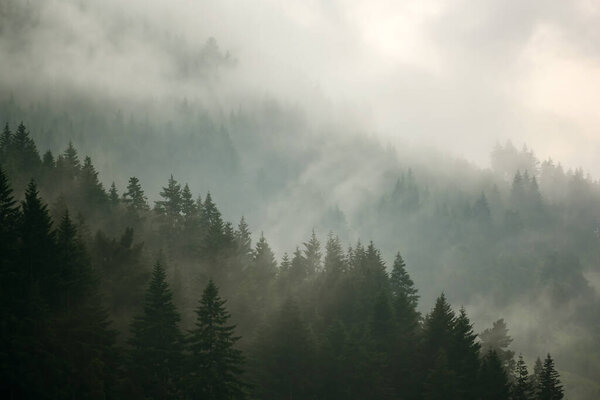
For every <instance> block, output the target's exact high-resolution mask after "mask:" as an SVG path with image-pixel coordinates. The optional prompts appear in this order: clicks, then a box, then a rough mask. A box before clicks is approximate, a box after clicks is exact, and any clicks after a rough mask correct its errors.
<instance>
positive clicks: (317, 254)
mask: <svg viewBox="0 0 600 400" xmlns="http://www.w3.org/2000/svg"><path fill="white" fill-rule="evenodd" d="M304 258H305V259H306V268H307V272H308V274H309V275H310V274H314V273H315V272H317V271H320V270H321V243H319V240H318V239H317V235H316V234H315V230H314V229H313V231H312V234H311V236H310V239H309V240H308V242H305V243H304Z"/></svg>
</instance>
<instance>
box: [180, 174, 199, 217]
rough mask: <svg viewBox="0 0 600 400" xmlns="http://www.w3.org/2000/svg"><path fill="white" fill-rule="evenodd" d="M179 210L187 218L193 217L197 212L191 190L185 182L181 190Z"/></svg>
mask: <svg viewBox="0 0 600 400" xmlns="http://www.w3.org/2000/svg"><path fill="white" fill-rule="evenodd" d="M181 212H182V213H183V215H184V216H185V218H186V219H188V220H189V219H190V218H193V217H195V216H196V215H197V213H198V207H196V202H194V198H193V196H192V191H191V190H190V187H189V185H188V184H187V183H186V184H185V185H184V186H183V189H182V191H181Z"/></svg>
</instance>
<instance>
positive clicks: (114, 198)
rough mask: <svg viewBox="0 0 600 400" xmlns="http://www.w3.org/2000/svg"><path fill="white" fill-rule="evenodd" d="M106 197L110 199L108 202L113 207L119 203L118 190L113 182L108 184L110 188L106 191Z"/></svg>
mask: <svg viewBox="0 0 600 400" xmlns="http://www.w3.org/2000/svg"><path fill="white" fill-rule="evenodd" d="M108 199H109V200H110V204H111V205H112V206H113V207H116V206H117V205H118V204H119V201H120V200H119V192H117V186H116V185H115V183H114V182H113V183H111V184H110V190H109V191H108Z"/></svg>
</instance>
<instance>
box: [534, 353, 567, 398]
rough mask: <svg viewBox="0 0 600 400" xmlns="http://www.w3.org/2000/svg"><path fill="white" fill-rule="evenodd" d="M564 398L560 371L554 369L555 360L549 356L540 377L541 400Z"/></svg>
mask: <svg viewBox="0 0 600 400" xmlns="http://www.w3.org/2000/svg"><path fill="white" fill-rule="evenodd" d="M563 397H564V391H563V386H562V385H561V383H560V376H559V374H558V371H556V369H555V368H554V360H553V359H552V357H551V356H550V354H548V355H547V356H546V359H545V360H544V367H543V368H542V373H541V375H540V382H539V392H538V399H539V400H561V399H562V398H563Z"/></svg>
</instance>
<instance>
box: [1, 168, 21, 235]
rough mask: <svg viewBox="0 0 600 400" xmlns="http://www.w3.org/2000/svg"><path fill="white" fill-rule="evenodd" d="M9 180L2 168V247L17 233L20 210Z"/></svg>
mask: <svg viewBox="0 0 600 400" xmlns="http://www.w3.org/2000/svg"><path fill="white" fill-rule="evenodd" d="M12 192H13V191H12V188H11V187H10V185H9V182H8V178H7V176H6V174H5V173H4V170H3V169H2V167H1V166H0V246H1V245H2V244H3V243H5V242H6V241H7V240H9V239H10V236H13V239H14V235H15V233H14V232H13V230H14V229H15V228H16V223H17V219H18V216H19V209H18V207H17V202H16V201H15V199H14V197H13V194H12Z"/></svg>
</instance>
